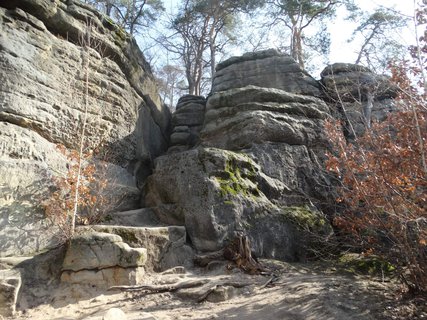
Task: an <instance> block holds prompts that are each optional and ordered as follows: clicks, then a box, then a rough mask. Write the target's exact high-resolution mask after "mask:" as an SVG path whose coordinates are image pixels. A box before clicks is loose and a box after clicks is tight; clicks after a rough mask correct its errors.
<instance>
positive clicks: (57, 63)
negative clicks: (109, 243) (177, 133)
mask: <svg viewBox="0 0 427 320" xmlns="http://www.w3.org/2000/svg"><path fill="white" fill-rule="evenodd" d="M0 25H1V26H0V29H1V32H0V61H1V62H0V82H1V84H2V85H1V86H0V193H1V194H2V197H1V199H0V234H1V237H0V255H2V256H8V255H29V254H33V253H34V252H37V251H39V250H42V249H43V248H45V247H47V246H49V245H50V244H49V241H50V239H51V236H52V234H50V233H47V232H45V231H44V230H45V228H47V227H48V226H46V223H45V221H44V220H43V219H42V217H43V210H42V209H41V208H40V202H41V200H43V199H44V198H45V197H46V195H48V194H49V188H51V187H52V185H53V177H54V176H57V175H65V174H66V171H67V169H66V164H67V162H70V159H67V157H65V156H64V155H63V154H62V153H61V152H59V151H58V149H57V147H56V145H57V144H61V145H64V146H65V147H67V148H69V149H78V147H79V143H80V136H81V129H82V123H83V119H84V118H85V114H86V115H87V126H86V143H85V145H86V146H87V149H86V150H89V149H93V150H97V151H98V158H102V159H103V160H106V161H107V163H106V164H107V166H108V173H106V178H107V179H108V180H109V181H110V182H111V183H112V181H114V185H113V186H112V188H113V189H114V191H115V192H116V194H117V193H118V198H120V199H126V200H127V201H124V203H126V206H127V207H128V208H129V209H130V208H132V207H133V208H135V207H136V206H137V205H138V203H139V191H138V189H137V186H138V185H142V184H143V183H144V181H145V178H146V177H147V176H148V175H149V174H150V172H151V161H152V159H153V158H155V157H156V156H158V155H159V154H161V153H163V152H164V151H165V150H166V148H167V145H168V139H169V134H170V132H169V125H170V114H169V111H168V110H167V108H165V107H163V106H162V105H161V104H160V100H159V97H158V94H157V89H156V87H155V82H154V78H153V76H152V74H151V70H150V67H149V65H148V64H147V62H146V61H145V59H144V57H143V56H142V54H141V52H140V51H139V49H138V47H137V45H136V43H135V40H133V39H131V38H129V37H128V36H127V35H126V33H125V32H123V30H121V29H120V28H119V27H117V26H116V25H115V24H113V23H112V22H111V20H109V19H107V18H105V17H103V16H102V15H101V14H100V13H98V12H97V11H95V10H93V9H92V8H91V7H89V6H86V5H84V4H82V3H80V2H78V1H65V0H60V1H50V0H22V1H21V0H20V1H15V0H12V1H2V2H1V4H0ZM89 30H90V33H89ZM89 34H90V35H89ZM86 92H87V95H86ZM86 107H87V110H86V111H85V109H86ZM112 184H113V183H112Z"/></svg>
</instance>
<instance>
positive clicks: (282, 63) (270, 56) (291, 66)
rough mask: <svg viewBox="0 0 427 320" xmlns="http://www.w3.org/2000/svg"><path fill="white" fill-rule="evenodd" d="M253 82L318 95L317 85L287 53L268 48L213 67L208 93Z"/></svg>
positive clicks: (266, 86)
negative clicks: (210, 87) (213, 73)
mask: <svg viewBox="0 0 427 320" xmlns="http://www.w3.org/2000/svg"><path fill="white" fill-rule="evenodd" d="M248 85H254V86H258V87H264V88H275V89H281V90H284V91H287V92H290V93H296V94H304V95H313V96H319V95H320V90H319V84H318V83H317V81H316V80H315V79H313V78H312V77H311V76H310V75H309V74H308V73H307V72H306V71H304V70H302V69H301V68H300V67H299V66H298V64H296V63H295V60H294V59H292V58H291V57H290V56H289V55H287V54H283V53H280V52H279V51H277V50H274V49H270V50H265V51H259V52H250V53H246V54H244V55H242V56H240V57H232V58H230V59H228V60H226V61H224V62H222V63H219V64H218V66H217V67H216V73H215V78H214V80H213V85H212V92H218V91H224V90H229V89H233V88H241V87H245V86H248Z"/></svg>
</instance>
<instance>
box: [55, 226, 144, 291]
mask: <svg viewBox="0 0 427 320" xmlns="http://www.w3.org/2000/svg"><path fill="white" fill-rule="evenodd" d="M146 261H147V249H145V248H131V247H129V245H128V244H126V243H125V242H123V239H122V238H121V237H120V236H118V235H115V234H110V233H100V232H94V233H83V234H82V235H78V236H76V237H74V238H73V239H72V241H71V242H70V244H69V247H68V248H67V252H66V255H65V259H64V263H63V265H62V268H63V272H62V276H61V280H62V281H63V282H68V283H74V284H90V285H96V286H101V287H102V286H104V287H107V288H108V287H110V286H113V285H134V284H137V283H140V282H141V280H142V278H143V276H144V274H145V270H144V265H145V263H146Z"/></svg>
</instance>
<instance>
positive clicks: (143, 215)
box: [101, 208, 163, 227]
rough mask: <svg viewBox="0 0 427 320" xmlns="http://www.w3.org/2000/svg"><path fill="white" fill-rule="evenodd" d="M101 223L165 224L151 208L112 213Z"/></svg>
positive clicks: (127, 224)
mask: <svg viewBox="0 0 427 320" xmlns="http://www.w3.org/2000/svg"><path fill="white" fill-rule="evenodd" d="M101 224H102V225H118V226H133V227H158V226H163V224H162V223H161V222H160V220H159V219H158V218H157V216H156V214H155V213H154V212H153V210H152V209H150V208H141V209H136V210H129V211H122V212H114V213H110V214H109V215H108V216H107V218H106V219H105V221H103V222H102V223H101Z"/></svg>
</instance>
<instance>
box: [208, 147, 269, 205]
mask: <svg viewBox="0 0 427 320" xmlns="http://www.w3.org/2000/svg"><path fill="white" fill-rule="evenodd" d="M255 176H256V169H255V166H254V165H253V163H252V162H251V160H250V159H249V158H247V159H244V160H242V159H238V158H237V156H234V155H231V154H230V155H229V156H228V158H227V160H226V163H225V168H224V171H222V172H220V173H218V174H217V175H216V177H215V179H216V180H217V181H218V183H219V186H220V193H221V195H222V196H223V197H228V196H238V195H242V196H244V197H248V198H257V197H259V196H260V195H261V191H260V190H259V189H258V186H257V183H256V181H255V179H254V178H255Z"/></svg>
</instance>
